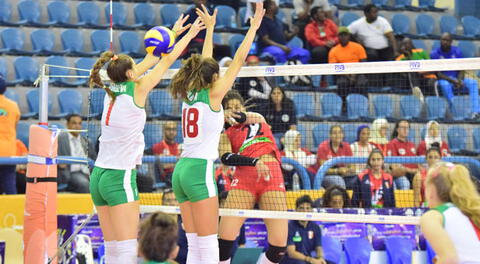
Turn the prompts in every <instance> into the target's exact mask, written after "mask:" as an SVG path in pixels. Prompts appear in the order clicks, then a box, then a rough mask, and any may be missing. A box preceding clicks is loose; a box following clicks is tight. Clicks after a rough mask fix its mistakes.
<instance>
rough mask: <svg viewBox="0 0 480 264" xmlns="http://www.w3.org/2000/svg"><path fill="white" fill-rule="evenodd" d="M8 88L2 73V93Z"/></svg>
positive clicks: (0, 92) (0, 83) (0, 82)
mask: <svg viewBox="0 0 480 264" xmlns="http://www.w3.org/2000/svg"><path fill="white" fill-rule="evenodd" d="M6 90H7V83H6V82H5V79H4V78H3V76H2V75H0V94H4V93H5V91H6Z"/></svg>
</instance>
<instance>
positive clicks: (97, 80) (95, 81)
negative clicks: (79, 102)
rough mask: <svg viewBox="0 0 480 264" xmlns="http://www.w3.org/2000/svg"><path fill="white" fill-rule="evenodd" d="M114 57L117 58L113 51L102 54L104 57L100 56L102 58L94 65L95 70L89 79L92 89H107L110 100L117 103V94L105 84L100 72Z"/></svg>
mask: <svg viewBox="0 0 480 264" xmlns="http://www.w3.org/2000/svg"><path fill="white" fill-rule="evenodd" d="M113 56H115V54H114V53H113V52H111V51H105V52H104V53H102V55H100V58H99V59H98V60H97V62H95V64H94V65H93V69H92V71H91V73H90V79H89V84H90V88H93V87H94V86H95V85H96V86H98V87H100V88H102V89H105V91H106V92H107V94H108V96H110V98H111V99H112V102H113V101H115V94H114V93H113V92H112V90H110V88H108V87H107V86H105V85H104V84H103V82H102V78H101V76H100V70H101V69H102V68H103V66H105V64H106V63H107V62H109V61H111V60H112V58H113Z"/></svg>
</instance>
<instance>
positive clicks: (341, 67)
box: [334, 64, 345, 72]
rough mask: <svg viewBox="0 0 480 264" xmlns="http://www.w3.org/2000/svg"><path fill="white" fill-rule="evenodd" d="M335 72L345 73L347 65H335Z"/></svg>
mask: <svg viewBox="0 0 480 264" xmlns="http://www.w3.org/2000/svg"><path fill="white" fill-rule="evenodd" d="M334 66H335V68H334V69H335V72H344V71H345V65H344V64H335V65H334Z"/></svg>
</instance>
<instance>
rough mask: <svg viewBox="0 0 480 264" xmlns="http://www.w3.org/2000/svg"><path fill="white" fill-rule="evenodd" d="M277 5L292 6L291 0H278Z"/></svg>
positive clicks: (282, 6)
mask: <svg viewBox="0 0 480 264" xmlns="http://www.w3.org/2000/svg"><path fill="white" fill-rule="evenodd" d="M278 6H279V7H281V8H293V0H280V1H279V5H278Z"/></svg>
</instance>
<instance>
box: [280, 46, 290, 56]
mask: <svg viewBox="0 0 480 264" xmlns="http://www.w3.org/2000/svg"><path fill="white" fill-rule="evenodd" d="M279 48H281V49H282V50H283V51H284V52H285V53H287V54H288V53H290V51H292V49H291V48H290V47H289V46H286V45H281V46H280V47H279Z"/></svg>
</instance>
